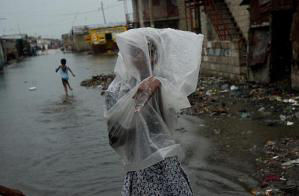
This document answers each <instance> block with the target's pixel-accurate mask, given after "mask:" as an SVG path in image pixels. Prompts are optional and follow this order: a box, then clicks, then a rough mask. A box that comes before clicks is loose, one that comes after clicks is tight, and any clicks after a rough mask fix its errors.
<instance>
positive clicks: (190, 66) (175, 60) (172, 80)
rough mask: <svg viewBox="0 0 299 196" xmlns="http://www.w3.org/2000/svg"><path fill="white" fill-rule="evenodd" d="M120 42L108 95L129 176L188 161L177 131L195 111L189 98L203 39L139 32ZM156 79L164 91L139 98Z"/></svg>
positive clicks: (113, 139)
mask: <svg viewBox="0 0 299 196" xmlns="http://www.w3.org/2000/svg"><path fill="white" fill-rule="evenodd" d="M116 41H117V45H118V47H119V50H120V51H119V54H118V59H117V63H116V66H115V74H116V77H115V79H114V81H113V82H112V83H111V84H110V86H109V88H108V90H107V91H106V110H105V117H106V118H107V121H108V132H109V141H110V145H111V146H112V147H113V148H114V150H115V151H116V152H117V153H118V154H119V155H120V156H121V157H122V159H123V162H124V165H125V169H126V170H127V171H135V170H139V169H144V168H146V167H149V166H151V165H153V164H155V163H157V162H159V161H161V160H163V159H165V158H166V157H170V156H176V155H178V156H180V155H182V152H181V150H180V145H179V144H177V143H176V142H175V140H174V139H173V137H172V133H173V132H172V131H173V130H174V128H175V126H176V124H175V123H176V122H177V121H176V113H177V112H179V111H180V110H181V109H182V108H187V107H190V103H189V101H188V99H187V96H188V95H189V94H191V93H192V92H194V91H195V89H196V85H197V81H198V74H199V68H200V63H201V51H202V42H203V35H201V34H195V33H192V32H185V31H179V30H174V29H154V28H139V29H132V30H129V31H127V32H124V33H121V34H119V35H118V36H117V38H116ZM152 77H154V78H155V79H157V80H159V81H160V84H161V85H160V88H159V89H158V90H156V91H155V93H154V94H153V95H151V93H150V90H151V89H150V87H149V88H148V90H149V91H147V90H145V91H142V93H139V91H138V88H139V87H140V85H141V84H142V83H143V84H144V81H146V80H149V79H150V78H152ZM137 91H138V93H137Z"/></svg>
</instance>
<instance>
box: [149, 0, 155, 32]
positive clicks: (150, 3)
mask: <svg viewBox="0 0 299 196" xmlns="http://www.w3.org/2000/svg"><path fill="white" fill-rule="evenodd" d="M148 7H149V17H150V23H151V27H155V24H154V21H153V1H152V0H149V1H148Z"/></svg>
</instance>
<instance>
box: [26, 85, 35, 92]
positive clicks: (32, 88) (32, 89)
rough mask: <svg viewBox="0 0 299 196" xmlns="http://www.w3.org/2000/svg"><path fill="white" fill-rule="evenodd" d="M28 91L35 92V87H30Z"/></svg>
mask: <svg viewBox="0 0 299 196" xmlns="http://www.w3.org/2000/svg"><path fill="white" fill-rule="evenodd" d="M28 90H30V91H35V90H36V87H35V86H32V87H30V88H28Z"/></svg>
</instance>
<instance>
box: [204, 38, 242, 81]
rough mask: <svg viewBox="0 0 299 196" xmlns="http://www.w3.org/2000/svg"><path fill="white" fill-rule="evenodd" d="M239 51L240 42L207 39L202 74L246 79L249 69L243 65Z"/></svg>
mask: <svg viewBox="0 0 299 196" xmlns="http://www.w3.org/2000/svg"><path fill="white" fill-rule="evenodd" d="M239 51H240V50H239V43H238V42H234V41H205V42H204V45H203V54H202V55H203V62H202V65H201V74H203V75H216V76H222V77H225V78H229V79H245V77H246V73H247V71H246V67H242V66H241V62H240V52H239Z"/></svg>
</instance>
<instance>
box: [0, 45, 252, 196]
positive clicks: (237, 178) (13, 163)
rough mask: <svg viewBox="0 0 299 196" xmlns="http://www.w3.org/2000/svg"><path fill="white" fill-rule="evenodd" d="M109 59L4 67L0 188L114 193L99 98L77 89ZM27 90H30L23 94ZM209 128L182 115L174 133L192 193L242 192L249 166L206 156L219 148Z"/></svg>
mask: <svg viewBox="0 0 299 196" xmlns="http://www.w3.org/2000/svg"><path fill="white" fill-rule="evenodd" d="M60 58H66V59H67V64H68V65H69V66H70V67H71V68H72V70H73V72H74V73H75V74H76V77H75V78H71V79H70V84H71V86H72V87H73V89H74V90H73V92H71V93H70V94H71V96H69V97H68V98H66V97H65V96H64V91H63V87H62V84H61V79H60V76H59V75H58V74H56V73H55V68H56V67H57V66H58V64H59V61H60ZM115 61H116V57H115V56H91V55H82V54H81V55H78V54H71V53H69V54H63V53H61V52H60V51H58V50H57V51H49V54H48V55H43V56H38V57H32V58H27V59H25V60H24V61H22V62H20V63H16V64H12V65H9V66H8V67H6V69H5V70H4V73H1V75H0V108H1V110H0V124H1V129H0V134H1V137H0V184H1V185H6V186H10V187H14V188H17V189H20V190H22V191H23V192H24V193H25V194H26V195H30V196H41V195H51V196H53V195H61V196H63V195H90V196H92V195H94V196H95V195H104V196H106V195H107V196H114V195H115V196H116V195H120V190H121V185H122V180H123V177H122V176H123V174H124V173H123V171H122V165H121V162H120V160H119V158H118V156H117V155H116V153H115V152H114V151H113V150H112V148H110V146H109V144H108V138H107V132H106V122H105V119H104V117H103V105H104V97H102V96H101V95H100V93H99V91H98V90H97V89H96V88H94V89H93V88H90V89H87V88H85V87H81V86H80V82H81V81H82V80H84V79H86V78H89V77H90V76H91V75H94V74H101V73H111V72H112V71H113V68H114V63H115ZM32 86H35V87H36V90H35V91H29V90H28V88H30V87H32ZM209 126H210V125H209V124H207V125H206V122H204V121H201V120H199V119H198V118H195V117H181V118H180V121H179V127H178V129H177V131H176V138H177V139H178V140H180V141H181V143H182V144H183V147H184V150H185V151H186V158H185V160H184V162H183V165H184V168H185V169H186V172H187V173H188V174H189V175H190V179H191V183H192V186H193V191H194V195H249V193H248V191H249V190H248V189H249V187H251V186H254V184H255V181H254V180H253V179H251V178H250V177H249V176H248V175H249V174H248V173H247V172H248V171H250V170H252V165H247V164H249V163H250V161H247V160H244V162H234V160H233V159H232V160H231V159H229V158H228V160H229V164H224V163H222V161H223V160H222V161H220V162H219V159H218V161H217V160H214V159H211V157H214V154H213V153H215V152H218V154H219V151H215V146H214V145H212V143H211V142H210V141H208V140H207V139H205V138H204V137H203V136H202V135H203V134H202V133H205V132H207V131H209V128H208V127H209ZM211 126H212V125H211ZM215 156H216V157H217V156H218V155H215ZM208 157H209V158H208ZM220 158H221V155H220ZM248 159H250V157H248ZM230 164H231V166H229V165H230Z"/></svg>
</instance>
